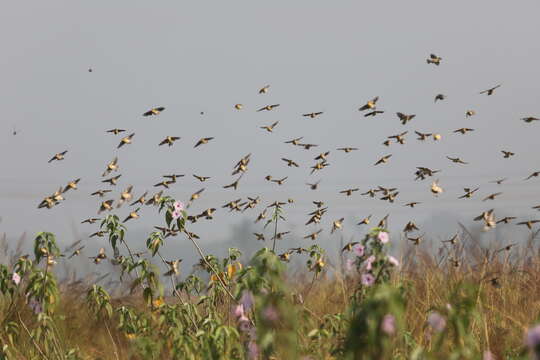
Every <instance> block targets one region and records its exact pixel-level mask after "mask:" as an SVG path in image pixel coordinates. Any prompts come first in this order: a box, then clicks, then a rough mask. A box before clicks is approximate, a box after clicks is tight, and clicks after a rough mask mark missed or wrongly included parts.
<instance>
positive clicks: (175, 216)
mask: <svg viewBox="0 0 540 360" xmlns="http://www.w3.org/2000/svg"><path fill="white" fill-rule="evenodd" d="M180 216H182V213H181V212H180V210H176V209H175V210H174V211H173V212H172V218H173V220H176V219H178V218H179V217H180Z"/></svg>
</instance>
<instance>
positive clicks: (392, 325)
mask: <svg viewBox="0 0 540 360" xmlns="http://www.w3.org/2000/svg"><path fill="white" fill-rule="evenodd" d="M381 330H382V331H383V332H384V333H385V334H386V335H389V336H392V335H394V334H395V333H396V318H395V317H394V315H392V314H386V315H384V317H383V319H382V322H381Z"/></svg>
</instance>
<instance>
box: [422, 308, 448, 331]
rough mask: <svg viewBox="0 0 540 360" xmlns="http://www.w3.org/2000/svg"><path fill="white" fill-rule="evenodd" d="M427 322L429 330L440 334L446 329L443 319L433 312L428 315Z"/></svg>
mask: <svg viewBox="0 0 540 360" xmlns="http://www.w3.org/2000/svg"><path fill="white" fill-rule="evenodd" d="M427 322H428V324H429V325H430V326H431V328H432V329H433V330H435V331H436V332H441V331H443V330H444V328H446V320H445V318H444V317H442V315H441V314H439V313H438V312H435V311H434V312H432V313H431V314H429V316H428V319H427Z"/></svg>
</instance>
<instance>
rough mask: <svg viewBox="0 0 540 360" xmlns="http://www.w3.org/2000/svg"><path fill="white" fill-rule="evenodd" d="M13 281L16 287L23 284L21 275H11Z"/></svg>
mask: <svg viewBox="0 0 540 360" xmlns="http://www.w3.org/2000/svg"><path fill="white" fill-rule="evenodd" d="M11 280H12V281H13V282H14V283H15V285H19V283H20V282H21V275H19V274H18V273H16V272H14V273H13V275H11Z"/></svg>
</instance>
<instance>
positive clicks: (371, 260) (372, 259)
mask: <svg viewBox="0 0 540 360" xmlns="http://www.w3.org/2000/svg"><path fill="white" fill-rule="evenodd" d="M374 262H375V255H371V256H370V257H368V258H367V259H366V270H367V271H370V270H371V268H372V267H373V263H374Z"/></svg>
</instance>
